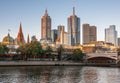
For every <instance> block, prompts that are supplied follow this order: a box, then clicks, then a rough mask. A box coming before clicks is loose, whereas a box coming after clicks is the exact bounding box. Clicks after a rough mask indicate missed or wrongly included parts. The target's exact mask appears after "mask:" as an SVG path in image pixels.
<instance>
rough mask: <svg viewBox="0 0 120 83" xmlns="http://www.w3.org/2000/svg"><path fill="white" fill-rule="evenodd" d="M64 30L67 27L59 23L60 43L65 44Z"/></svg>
mask: <svg viewBox="0 0 120 83" xmlns="http://www.w3.org/2000/svg"><path fill="white" fill-rule="evenodd" d="M64 32H65V27H64V26H63V25H59V26H58V38H59V39H60V44H64Z"/></svg>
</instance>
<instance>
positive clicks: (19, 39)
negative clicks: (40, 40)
mask: <svg viewBox="0 0 120 83" xmlns="http://www.w3.org/2000/svg"><path fill="white" fill-rule="evenodd" d="M16 43H17V44H18V45H22V44H25V40H24V35H23V32H22V24H21V23H20V28H19V32H18V35H17V39H16Z"/></svg>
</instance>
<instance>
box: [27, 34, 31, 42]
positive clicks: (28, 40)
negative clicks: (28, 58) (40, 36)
mask: <svg viewBox="0 0 120 83" xmlns="http://www.w3.org/2000/svg"><path fill="white" fill-rule="evenodd" d="M27 43H28V44H29V43H30V38H29V34H28V37H27Z"/></svg>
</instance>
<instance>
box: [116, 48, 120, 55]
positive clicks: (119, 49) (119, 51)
mask: <svg viewBox="0 0 120 83" xmlns="http://www.w3.org/2000/svg"><path fill="white" fill-rule="evenodd" d="M117 51H118V55H119V56H120V48H118V49H117Z"/></svg>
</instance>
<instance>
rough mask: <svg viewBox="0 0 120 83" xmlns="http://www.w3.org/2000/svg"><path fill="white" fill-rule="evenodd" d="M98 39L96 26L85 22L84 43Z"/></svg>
mask: <svg viewBox="0 0 120 83" xmlns="http://www.w3.org/2000/svg"><path fill="white" fill-rule="evenodd" d="M92 41H97V30H96V26H90V25H89V24H83V44H88V43H91V42H92Z"/></svg>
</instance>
